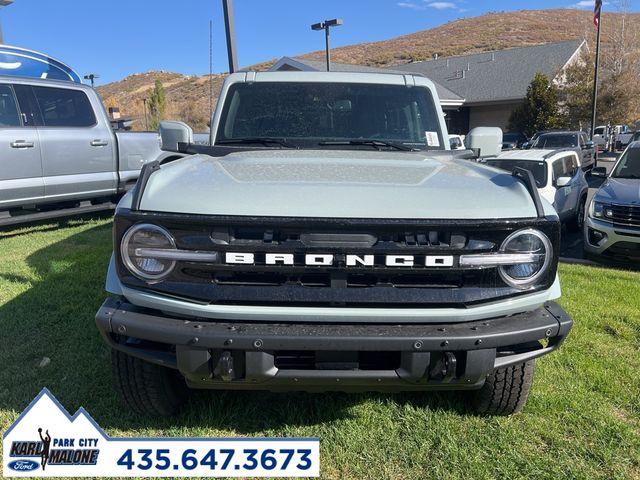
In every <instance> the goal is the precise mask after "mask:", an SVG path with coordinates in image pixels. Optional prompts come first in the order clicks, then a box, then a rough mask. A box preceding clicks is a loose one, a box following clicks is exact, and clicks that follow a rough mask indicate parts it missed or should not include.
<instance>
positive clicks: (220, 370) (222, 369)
mask: <svg viewBox="0 0 640 480" xmlns="http://www.w3.org/2000/svg"><path fill="white" fill-rule="evenodd" d="M213 375H214V377H217V378H221V379H222V381H224V382H230V381H231V380H233V357H232V356H231V352H230V351H229V350H225V351H224V352H222V355H220V358H219V359H218V364H217V365H216V368H215V369H214V370H213Z"/></svg>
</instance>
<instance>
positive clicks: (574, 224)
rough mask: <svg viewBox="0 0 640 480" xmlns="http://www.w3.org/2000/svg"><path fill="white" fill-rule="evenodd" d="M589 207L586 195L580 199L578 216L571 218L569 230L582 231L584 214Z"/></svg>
mask: <svg viewBox="0 0 640 480" xmlns="http://www.w3.org/2000/svg"><path fill="white" fill-rule="evenodd" d="M586 208H587V197H586V196H584V197H582V198H581V199H580V203H578V211H577V212H576V216H575V217H574V218H572V219H571V221H570V222H569V224H568V225H567V226H568V227H569V230H571V231H572V232H581V231H582V229H583V227H584V216H585V210H586Z"/></svg>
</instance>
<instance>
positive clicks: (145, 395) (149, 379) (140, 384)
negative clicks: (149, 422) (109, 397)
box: [111, 349, 188, 417]
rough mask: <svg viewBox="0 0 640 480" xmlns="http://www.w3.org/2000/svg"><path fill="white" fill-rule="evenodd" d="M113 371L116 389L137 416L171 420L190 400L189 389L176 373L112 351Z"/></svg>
mask: <svg viewBox="0 0 640 480" xmlns="http://www.w3.org/2000/svg"><path fill="white" fill-rule="evenodd" d="M111 370H112V374H113V383H114V385H115V388H116V390H118V392H119V393H120V396H121V397H122V399H123V400H124V403H125V404H126V405H127V406H128V407H129V409H130V410H131V411H132V412H133V413H135V414H138V415H145V416H150V417H159V416H160V417H168V416H171V415H174V414H175V413H177V412H178V410H179V409H180V407H181V406H182V405H183V404H184V403H185V402H186V400H187V396H188V388H187V386H186V384H185V382H184V380H183V379H182V378H181V377H180V374H179V373H178V371H177V370H173V369H171V368H166V367H161V366H159V365H155V364H153V363H149V362H145V361H144V360H140V359H139V358H135V357H132V356H130V355H127V354H126V353H122V352H120V351H118V350H115V349H112V350H111Z"/></svg>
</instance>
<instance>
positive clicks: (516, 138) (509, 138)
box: [502, 133, 522, 142]
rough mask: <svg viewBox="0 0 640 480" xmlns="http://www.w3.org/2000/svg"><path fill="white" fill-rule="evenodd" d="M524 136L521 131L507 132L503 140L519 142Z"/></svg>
mask: <svg viewBox="0 0 640 480" xmlns="http://www.w3.org/2000/svg"><path fill="white" fill-rule="evenodd" d="M521 139H522V136H521V135H520V134H519V133H505V134H504V135H503V136H502V141H503V142H519V141H520V140H521Z"/></svg>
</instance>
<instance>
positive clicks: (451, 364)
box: [429, 352, 458, 383]
mask: <svg viewBox="0 0 640 480" xmlns="http://www.w3.org/2000/svg"><path fill="white" fill-rule="evenodd" d="M457 362H458V361H457V359H456V356H455V355H454V354H453V353H452V352H444V353H443V354H442V357H440V358H439V359H438V360H437V361H436V362H435V364H434V365H433V366H432V367H431V371H430V372H429V373H430V376H431V378H434V379H437V380H440V381H441V382H442V383H448V382H450V381H451V380H453V379H454V378H455V376H456V366H457Z"/></svg>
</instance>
